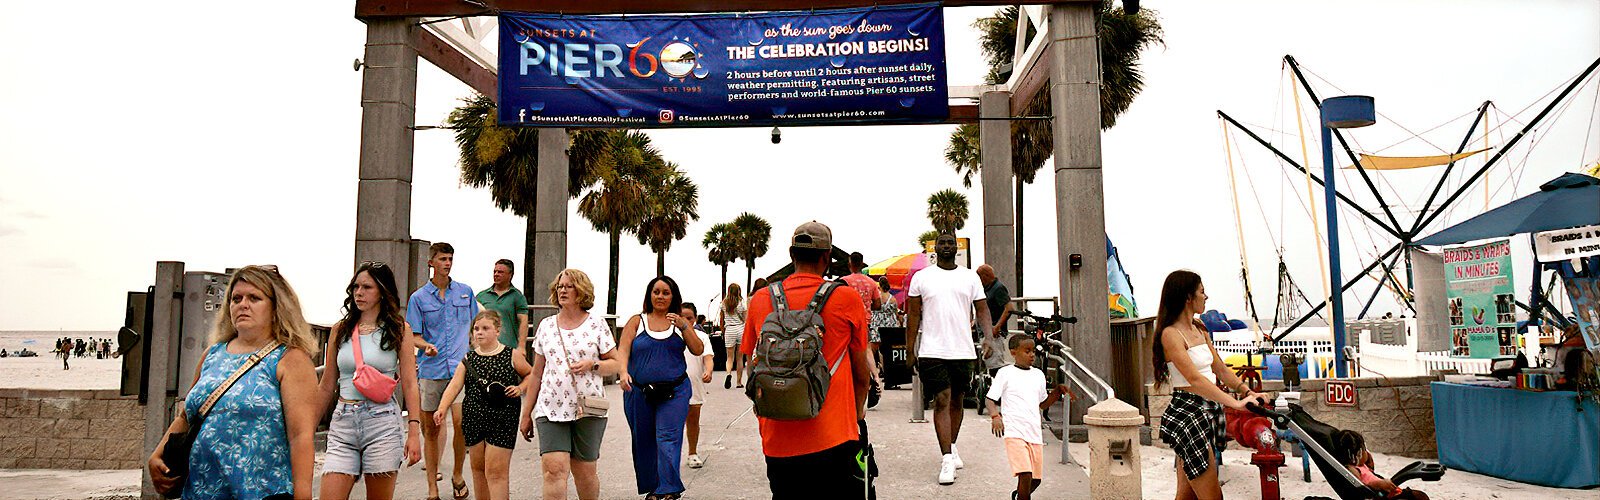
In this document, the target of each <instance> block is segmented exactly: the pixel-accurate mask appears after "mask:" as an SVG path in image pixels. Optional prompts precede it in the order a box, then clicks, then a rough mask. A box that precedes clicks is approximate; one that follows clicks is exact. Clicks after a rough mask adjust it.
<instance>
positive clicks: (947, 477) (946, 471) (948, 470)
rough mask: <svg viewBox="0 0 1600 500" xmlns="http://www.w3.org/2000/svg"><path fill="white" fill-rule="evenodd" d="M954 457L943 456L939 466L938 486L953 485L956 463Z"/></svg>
mask: <svg viewBox="0 0 1600 500" xmlns="http://www.w3.org/2000/svg"><path fill="white" fill-rule="evenodd" d="M954 458H955V455H945V456H944V460H943V461H942V462H941V463H940V464H939V484H955V482H956V461H955V459H954Z"/></svg>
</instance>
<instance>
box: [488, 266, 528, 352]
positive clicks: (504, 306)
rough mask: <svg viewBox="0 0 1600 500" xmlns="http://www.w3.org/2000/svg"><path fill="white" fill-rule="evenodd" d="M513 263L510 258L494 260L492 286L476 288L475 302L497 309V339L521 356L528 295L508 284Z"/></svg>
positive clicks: (525, 341) (526, 341) (524, 336)
mask: <svg viewBox="0 0 1600 500" xmlns="http://www.w3.org/2000/svg"><path fill="white" fill-rule="evenodd" d="M515 266H516V265H515V264H512V263H511V260H510V259H500V260H497V261H495V263H494V286H491V287H489V288H487V289H485V290H484V291H481V292H478V303H479V304H482V305H483V308H484V309H488V310H491V311H494V312H497V313H500V326H501V329H500V343H502V344H505V345H506V347H510V348H511V350H512V351H515V352H516V354H517V356H525V355H526V350H527V348H528V298H527V297H524V296H523V295H522V292H521V291H520V290H517V287H514V286H511V277H512V275H514V274H516V267H515Z"/></svg>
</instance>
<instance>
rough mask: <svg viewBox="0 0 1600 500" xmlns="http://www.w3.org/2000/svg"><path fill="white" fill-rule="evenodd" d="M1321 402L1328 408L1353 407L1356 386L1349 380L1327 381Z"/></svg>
mask: <svg viewBox="0 0 1600 500" xmlns="http://www.w3.org/2000/svg"><path fill="white" fill-rule="evenodd" d="M1323 394H1324V396H1323V398H1322V401H1323V402H1324V403H1327V405H1328V406H1355V405H1356V384H1355V383H1354V382H1351V381H1349V380H1329V381H1328V383H1327V389H1326V390H1324V391H1323Z"/></svg>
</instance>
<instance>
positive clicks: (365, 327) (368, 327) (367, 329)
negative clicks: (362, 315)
mask: <svg viewBox="0 0 1600 500" xmlns="http://www.w3.org/2000/svg"><path fill="white" fill-rule="evenodd" d="M356 328H360V329H361V333H372V332H374V331H376V330H377V329H378V324H377V323H364V324H360V325H356Z"/></svg>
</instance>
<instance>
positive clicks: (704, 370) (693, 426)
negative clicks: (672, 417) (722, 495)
mask: <svg viewBox="0 0 1600 500" xmlns="http://www.w3.org/2000/svg"><path fill="white" fill-rule="evenodd" d="M679 314H682V315H683V317H685V318H693V317H695V315H697V314H699V311H698V310H696V308H695V307H694V303H692V302H684V303H683V309H682V311H681V312H679ZM694 334H695V335H696V336H699V337H700V343H701V345H711V335H710V334H707V333H706V332H705V330H701V329H700V325H698V324H697V325H694ZM715 356H716V354H715V353H712V352H711V349H706V350H705V353H703V354H701V355H699V356H695V355H694V354H691V353H690V352H689V351H688V350H687V349H685V350H684V351H683V361H684V365H686V366H687V367H688V370H687V371H688V373H687V375H688V376H689V390H690V394H689V419H688V420H685V421H684V434H686V435H685V436H684V437H685V438H686V439H687V440H688V441H689V458H688V459H687V460H688V464H689V468H690V469H698V468H700V467H701V466H703V465H705V464H706V461H705V460H704V459H701V458H700V407H701V406H703V405H705V402H706V396H707V395H708V394H709V393H710V391H708V390H706V387H707V385H706V384H708V383H710V382H711V368H712V365H714V364H716V361H714V360H715V359H716V357H715Z"/></svg>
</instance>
